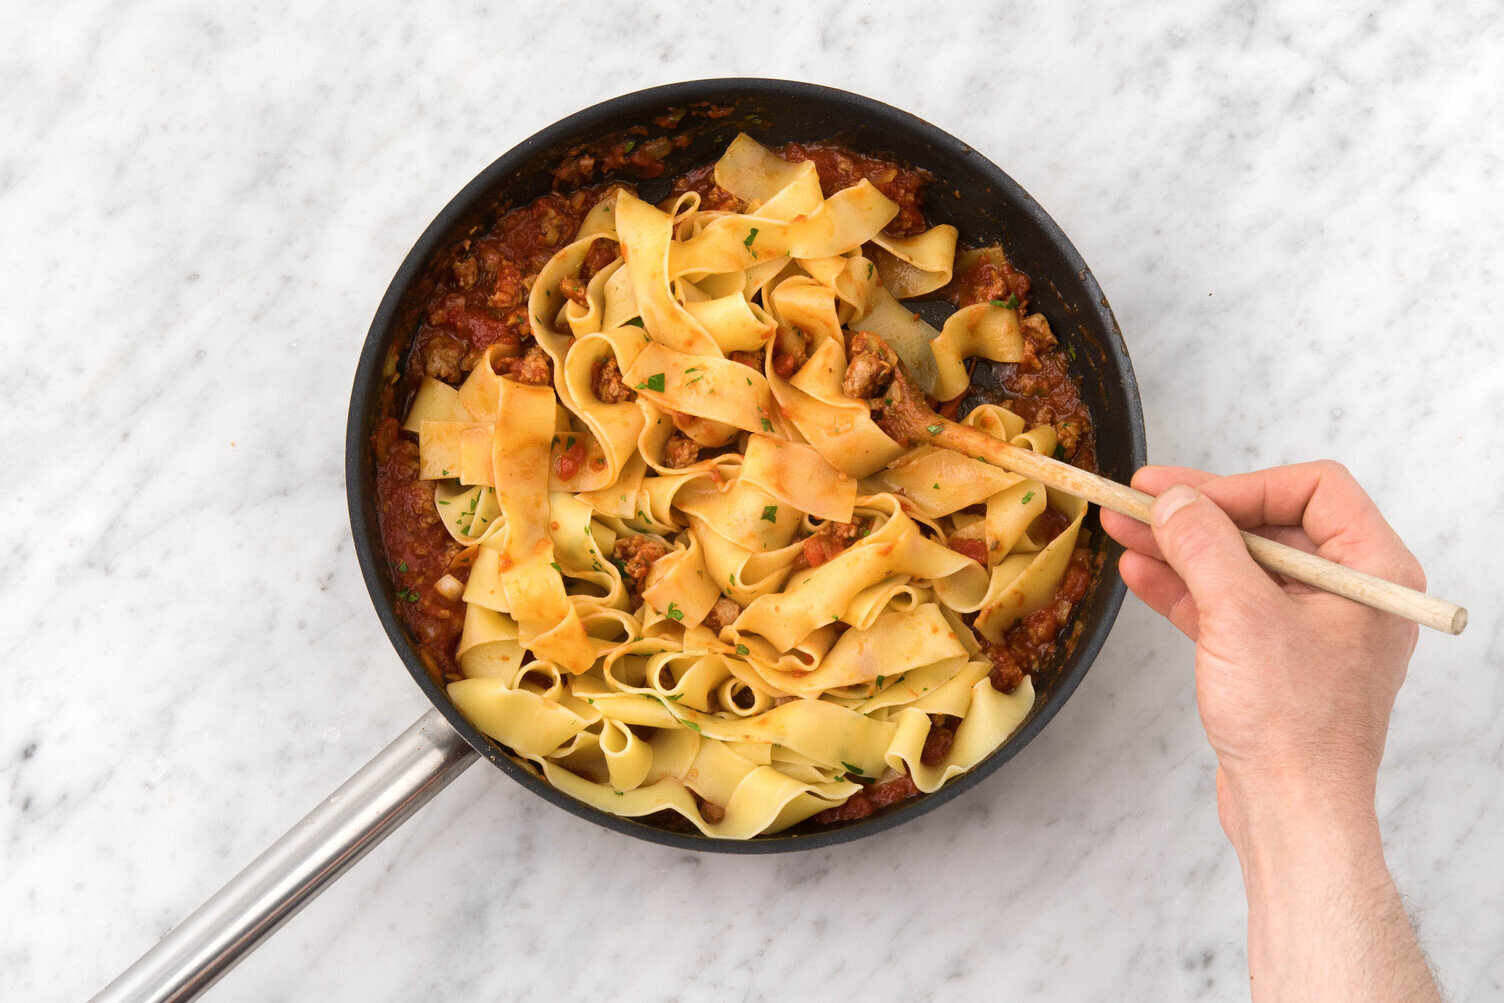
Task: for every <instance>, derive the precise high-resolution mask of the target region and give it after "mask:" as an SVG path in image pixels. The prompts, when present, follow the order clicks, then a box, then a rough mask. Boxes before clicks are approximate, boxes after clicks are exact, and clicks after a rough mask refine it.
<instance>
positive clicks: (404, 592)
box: [397, 589, 419, 602]
mask: <svg viewBox="0 0 1504 1003" xmlns="http://www.w3.org/2000/svg"><path fill="white" fill-rule="evenodd" d="M397 598H398V599H406V600H407V601H408V602H417V601H418V599H419V596H418V593H417V590H416V589H398V590H397Z"/></svg>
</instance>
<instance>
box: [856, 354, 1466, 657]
mask: <svg viewBox="0 0 1504 1003" xmlns="http://www.w3.org/2000/svg"><path fill="white" fill-rule="evenodd" d="M852 351H853V355H852V362H853V364H854V365H855V364H856V363H857V359H858V356H859V355H860V354H871V355H875V356H877V357H878V358H879V359H880V360H881V361H882V362H883V363H886V365H887V366H891V367H892V382H891V384H889V385H888V388H887V390H886V391H885V392H884V393H882V394H881V395H880V396H878V397H876V398H873V399H872V402H871V403H872V407H873V417H874V418H875V419H876V420H877V423H878V425H879V426H880V427H881V428H882V429H883V431H884V432H886V433H887V434H888V435H889V436H891V437H892V438H893V439H894V440H895V441H897V442H899V443H901V444H904V445H910V444H913V443H917V442H927V443H929V444H930V445H932V446H939V447H941V448H942V449H953V450H955V451H956V452H958V453H963V454H965V455H966V456H970V457H974V458H975V459H978V460H983V461H985V462H987V463H992V464H995V465H997V466H999V467H1002V468H1003V469H1005V470H1011V471H1013V472H1014V473H1017V474H1023V475H1024V476H1025V477H1032V478H1033V479H1034V480H1036V481H1039V482H1040V483H1041V484H1044V485H1045V486H1046V487H1051V488H1054V489H1055V490H1057V491H1064V492H1065V493H1066V494H1070V495H1075V496H1076V497H1077V498H1084V499H1085V500H1086V501H1089V502H1095V503H1096V504H1098V505H1100V506H1102V507H1103V508H1105V509H1111V510H1112V511H1114V512H1121V513H1122V514H1123V515H1126V516H1129V517H1131V518H1134V519H1137V520H1138V521H1139V522H1144V523H1147V522H1148V521H1149V506H1150V505H1151V504H1152V503H1153V501H1154V498H1153V496H1152V495H1147V494H1144V493H1143V492H1142V491H1136V490H1134V489H1133V488H1130V487H1128V486H1127V485H1125V484H1119V483H1117V482H1116V481H1110V480H1108V479H1107V478H1105V477H1099V476H1097V475H1096V474H1092V473H1088V472H1087V471H1085V470H1082V469H1080V468H1079V467H1073V466H1071V465H1070V464H1069V463H1062V462H1060V461H1059V460H1056V459H1052V458H1051V457H1048V456H1045V455H1043V454H1041V453H1036V452H1034V451H1033V450H1030V449H1022V448H1020V447H1018V446H1014V445H1010V444H1009V443H1006V442H1003V441H1002V440H1001V439H994V438H993V437H992V436H990V435H988V434H987V433H986V432H983V431H981V430H979V429H975V428H971V427H970V426H967V425H959V424H957V423H956V422H954V421H951V420H949V419H947V418H942V417H940V416H939V415H937V414H936V413H935V412H934V410H933V409H932V408H931V407H930V406H929V404H928V403H927V402H926V401H925V397H924V393H923V391H921V390H920V389H919V387H918V386H917V385H916V384H915V383H914V378H913V377H912V376H911V375H910V374H909V372H908V370H907V369H906V368H905V367H904V365H903V362H902V361H901V360H900V359H899V358H898V356H897V355H896V354H895V353H894V352H893V350H892V349H890V348H889V347H888V346H887V345H885V344H883V342H882V340H881V339H879V338H877V337H876V336H875V335H872V334H870V333H865V332H864V333H861V334H858V335H855V336H853V342H852ZM867 361H868V364H869V365H870V360H867ZM1243 542H1244V543H1245V544H1246V545H1247V547H1248V553H1249V554H1250V555H1251V556H1252V557H1253V559H1254V560H1255V561H1257V562H1258V563H1259V564H1261V565H1263V566H1264V567H1266V568H1268V569H1269V570H1271V571H1275V572H1278V573H1279V574H1281V575H1284V576H1285V577H1286V578H1289V579H1292V580H1293V581H1297V582H1304V583H1305V584H1307V585H1314V586H1315V587H1316V588H1318V589H1322V590H1323V591H1326V592H1330V593H1332V594H1334V595H1339V596H1344V597H1346V598H1348V599H1352V600H1353V601H1355V602H1360V603H1363V604H1364V605H1365V606H1372V607H1373V608H1374V609H1378V610H1383V611H1384V612H1386V613H1393V614H1395V615H1396V616H1402V617H1404V618H1405V619H1407V620H1413V621H1415V622H1416V623H1418V624H1421V625H1422V626H1425V627H1431V628H1434V629H1435V630H1440V631H1445V632H1446V633H1448V634H1460V633H1462V630H1463V628H1464V627H1466V626H1467V610H1465V609H1463V608H1462V607H1461V606H1458V605H1457V604H1456V603H1450V602H1447V601H1446V600H1445V599H1438V598H1437V597H1435V596H1431V595H1427V594H1426V593H1424V592H1417V591H1415V590H1414V589H1408V588H1405V586H1403V585H1396V584H1395V583H1394V582H1390V581H1385V580H1384V579H1382V578H1378V577H1376V576H1374V575H1370V574H1365V573H1364V572H1362V571H1355V570H1353V569H1352V568H1347V567H1343V566H1342V565H1340V564H1334V563H1333V562H1331V561H1327V560H1323V559H1322V558H1320V557H1317V556H1315V555H1314V554H1308V553H1306V552H1305V551H1303V550H1296V549H1295V548H1294V547H1287V546H1285V545H1284V544H1282V543H1275V542H1274V541H1273V540H1268V539H1265V538H1264V537H1262V536H1255V535H1254V534H1253V533H1249V532H1243Z"/></svg>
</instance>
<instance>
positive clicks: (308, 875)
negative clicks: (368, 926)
mask: <svg viewBox="0 0 1504 1003" xmlns="http://www.w3.org/2000/svg"><path fill="white" fill-rule="evenodd" d="M475 759H476V753H475V750H474V749H472V748H471V747H470V745H469V743H467V742H466V741H465V740H464V739H463V738H461V737H460V734H459V732H457V731H455V730H454V729H453V728H452V727H450V725H449V722H448V721H445V720H444V717H443V715H442V714H440V713H439V712H438V711H437V710H430V711H429V712H428V713H427V714H424V715H423V716H422V717H421V718H419V719H418V721H417V723H416V724H414V725H413V726H412V727H411V728H408V729H407V730H406V731H405V732H403V733H402V734H401V736H399V737H398V738H397V740H396V741H394V742H393V743H392V744H391V745H388V746H387V747H386V748H385V749H383V750H381V752H380V753H379V754H378V755H377V756H376V758H374V759H372V760H371V761H370V762H369V763H367V764H366V765H365V766H362V767H361V768H360V771H359V772H358V773H356V774H355V775H354V776H353V777H351V778H350V779H349V780H347V781H345V783H344V785H343V786H341V787H340V789H339V790H337V791H335V792H334V793H333V794H331V795H329V797H328V798H327V799H326V800H325V801H324V803H323V804H321V805H319V806H318V807H317V808H315V809H313V811H311V812H309V813H308V814H307V815H306V816H304V818H303V820H302V821H301V822H299V823H298V824H297V825H295V826H294V827H293V828H292V831H290V832H288V833H287V834H286V835H285V836H283V837H282V838H281V839H279V840H277V841H276V842H275V843H273V844H272V845H271V846H270V847H269V848H268V849H267V850H266V852H265V853H263V854H261V856H259V857H257V858H256V859H255V860H254V861H252V862H251V864H250V866H249V867H247V868H246V869H245V870H243V871H241V872H240V873H239V874H237V875H235V877H234V878H232V879H231V880H230V883H229V884H227V885H225V886H224V887H223V888H221V889H220V890H219V891H217V892H215V893H214V896H213V897H212V898H211V899H209V901H207V902H205V903H204V904H203V905H201V906H199V908H198V910H197V911H196V912H195V913H194V914H193V915H191V916H189V917H188V918H187V919H185V920H183V921H182V922H181V923H179V924H178V925H177V926H176V927H174V928H173V929H172V930H171V932H169V933H168V934H167V936H165V937H163V938H162V939H161V940H160V941H158V942H157V944H156V946H155V947H153V948H152V949H151V950H149V951H147V952H146V953H145V954H144V955H142V956H141V959H140V960H139V961H137V962H136V963H135V964H134V965H131V967H129V968H127V969H126V970H125V971H124V972H123V973H121V975H120V977H119V978H117V979H115V981H113V982H111V983H110V984H109V985H108V986H106V987H105V988H104V989H103V990H101V991H100V993H99V995H97V996H95V997H94V1003H125V1001H130V1003H145V1001H148V1000H150V1001H159V1000H161V1001H165V1000H191V999H194V998H195V997H197V996H198V995H199V994H200V993H202V992H203V991H204V990H206V989H208V988H209V987H210V986H212V985H214V983H215V982H217V981H218V980H219V979H220V977H221V976H223V975H224V974H225V973H226V972H228V971H229V970H230V969H231V968H233V967H235V964H236V963H237V962H239V961H240V959H241V958H243V957H244V956H245V955H247V954H249V953H250V952H251V951H252V950H253V949H254V948H255V947H256V945H258V944H260V943H261V941H262V940H263V939H265V938H266V937H267V936H268V935H270V934H271V933H272V932H273V931H274V930H276V929H277V928H278V927H280V926H281V925H282V924H283V923H285V922H287V921H288V920H289V919H291V918H292V917H293V916H294V915H296V914H297V912H298V910H299V909H301V908H303V906H305V905H307V904H308V903H309V901H311V900H312V899H313V897H314V896H315V895H317V894H318V893H319V892H321V891H323V890H324V888H325V887H326V886H327V885H328V884H329V883H330V882H332V881H333V880H334V879H335V878H337V877H339V876H340V875H341V874H343V873H345V871H346V870H347V869H349V867H350V865H351V864H354V863H355V862H356V861H357V860H359V859H360V858H361V857H363V856H365V855H366V854H367V853H368V852H370V850H371V848H372V847H374V846H375V845H376V844H377V843H379V842H381V841H382V840H383V839H385V838H386V837H387V835H388V834H389V833H391V832H392V831H393V830H394V829H396V828H397V827H398V826H399V825H401V824H402V823H403V822H405V821H406V820H407V818H408V817H409V816H410V815H412V813H413V812H415V811H417V810H418V809H419V808H421V807H423V805H425V804H427V803H428V800H429V798H431V797H433V796H434V795H435V794H437V793H438V792H439V791H441V790H443V789H444V788H445V787H447V786H448V785H449V782H450V781H452V780H453V779H454V778H455V777H457V776H459V775H460V774H461V773H462V772H464V770H465V768H466V767H467V766H469V765H470V764H471V763H472V762H474V761H475Z"/></svg>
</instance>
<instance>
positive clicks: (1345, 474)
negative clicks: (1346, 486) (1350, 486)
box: [1313, 459, 1353, 481]
mask: <svg viewBox="0 0 1504 1003" xmlns="http://www.w3.org/2000/svg"><path fill="white" fill-rule="evenodd" d="M1313 466H1315V467H1316V469H1317V470H1319V471H1321V473H1322V474H1323V475H1324V476H1328V477H1334V478H1336V479H1338V480H1343V481H1351V480H1353V473H1352V471H1351V470H1348V469H1347V467H1346V466H1345V465H1344V464H1342V463H1339V462H1338V461H1336V460H1332V459H1325V460H1317V461H1316V462H1315V463H1314V464H1313Z"/></svg>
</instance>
